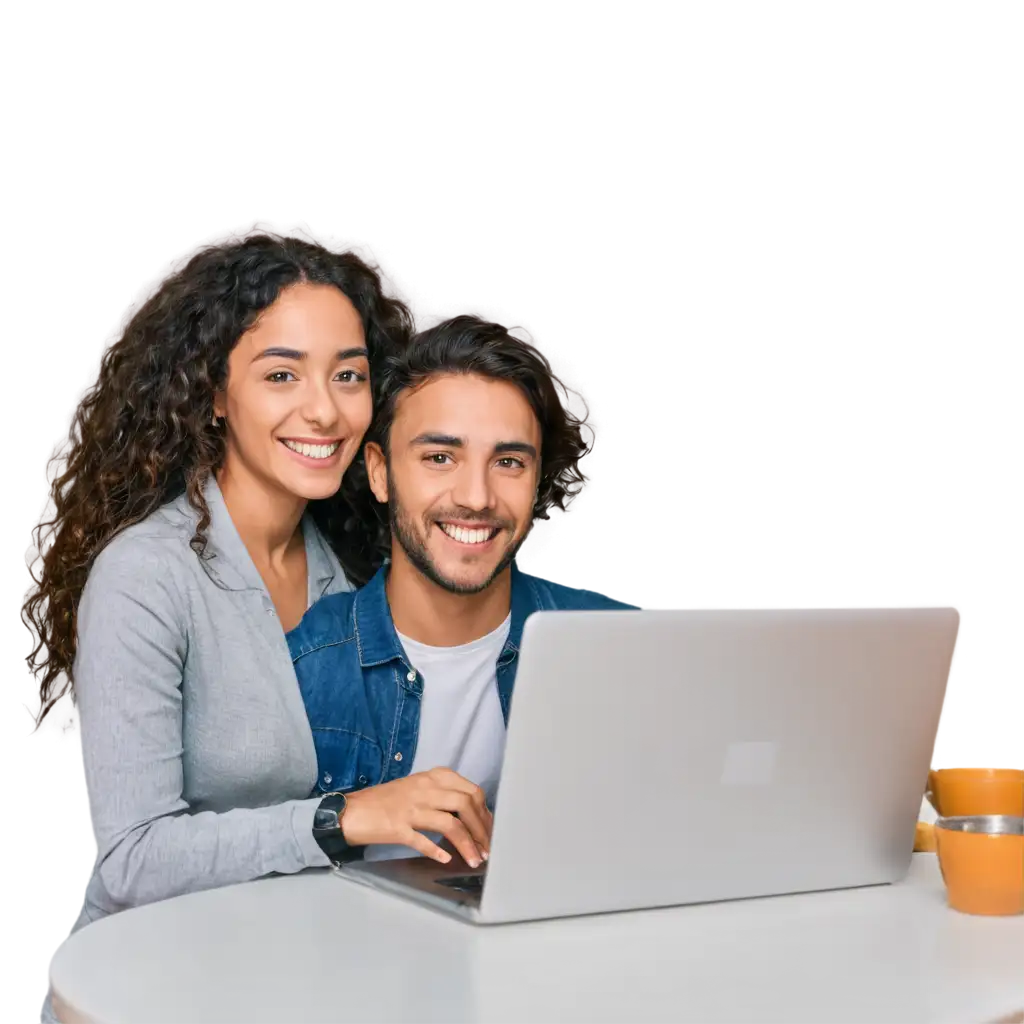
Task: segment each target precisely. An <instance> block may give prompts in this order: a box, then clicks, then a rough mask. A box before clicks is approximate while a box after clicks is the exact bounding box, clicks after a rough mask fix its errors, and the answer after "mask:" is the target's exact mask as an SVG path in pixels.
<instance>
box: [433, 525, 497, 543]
mask: <svg viewBox="0 0 1024 1024" xmlns="http://www.w3.org/2000/svg"><path fill="white" fill-rule="evenodd" d="M436 526H437V527H438V529H439V530H440V531H441V532H442V533H443V534H444V535H445V536H446V537H448V538H449V539H450V540H453V541H455V542H456V543H458V544H463V545H465V546H467V547H483V546H485V545H486V544H488V543H489V542H490V541H492V540H494V538H495V537H497V536H498V534H499V533H501V531H502V530H503V529H505V527H504V524H500V523H481V522H466V521H465V520H457V519H443V520H440V521H439V522H437V523H436Z"/></svg>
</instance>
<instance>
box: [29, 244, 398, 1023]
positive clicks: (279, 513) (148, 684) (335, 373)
mask: <svg viewBox="0 0 1024 1024" xmlns="http://www.w3.org/2000/svg"><path fill="white" fill-rule="evenodd" d="M410 327H411V319H410V317H409V314H408V311H407V310H406V308H405V307H404V306H403V305H402V304H401V303H400V302H398V301H396V300H395V299H392V298H388V297H387V296H386V295H385V294H384V292H383V290H382V287H381V282H380V278H379V276H378V274H377V272H376V271H375V270H374V269H372V268H371V267H369V266H368V265H367V264H366V263H364V262H363V261H362V260H361V259H359V258H358V257H357V256H355V255H354V254H352V253H334V252H331V251H329V250H327V249H324V248H322V247H320V246H317V245H313V244H310V243H306V242H302V241H299V240H296V239H290V238H276V237H272V236H267V235H255V236H251V237H249V238H246V239H243V240H241V241H238V242H234V243H231V244H226V245H221V246H215V247H213V248H209V249H205V250H203V251H201V252H199V253H197V254H196V255H195V256H193V257H192V258H191V259H190V260H189V261H188V263H187V264H186V265H185V266H184V267H183V268H182V269H181V270H180V271H178V272H177V273H175V274H174V275H172V276H171V277H169V278H168V279H167V280H166V281H165V282H164V283H163V284H162V285H161V286H160V287H159V288H158V289H157V291H156V293H155V294H154V295H153V296H152V297H151V298H150V299H149V300H148V301H147V302H146V303H144V304H143V306H142V307H141V308H140V309H139V310H138V311H137V312H136V313H135V314H134V316H133V317H132V318H131V320H130V321H129V323H128V325H127V327H126V329H125V332H124V334H123V336H122V337H121V338H120V339H119V340H118V341H117V342H116V343H115V344H114V345H113V346H111V348H110V349H109V350H108V351H107V353H106V354H105V355H104V357H103V361H102V365H101V368H100V374H99V379H98V380H97V382H96V384H95V385H94V386H93V387H92V389H91V390H90V391H89V392H88V393H87V394H86V397H85V398H84V399H83V401H82V403H81V405H80V406H79V407H78V410H77V411H76V413H75V416H74V419H73V424H72V429H71V436H70V443H69V445H68V447H67V450H66V452H65V454H64V456H63V466H62V468H61V471H60V472H59V474H58V475H57V477H56V479H55V481H54V483H53V489H52V495H51V497H52V501H53V506H54V516H53V518H52V519H49V520H47V521H46V522H44V523H42V524H41V525H40V527H39V528H38V529H37V532H36V543H37V547H38V550H39V562H40V565H39V568H38V571H37V572H35V573H34V576H33V578H34V581H35V586H34V588H33V589H32V591H31V592H30V593H29V596H28V598H27V600H26V602H25V605H24V608H23V613H22V614H23V618H24V620H25V622H26V624H27V625H28V626H29V628H30V629H31V630H32V632H33V635H34V638H35V640H36V643H35V647H34V650H33V651H32V653H31V654H30V656H29V658H28V661H29V665H30V667H31V668H32V669H33V671H34V672H36V674H37V675H38V676H39V677H40V710H39V719H40V720H42V718H43V717H45V715H46V714H47V712H48V711H49V710H50V709H51V708H52V707H53V705H54V703H55V702H56V701H57V700H59V699H60V698H61V697H62V696H63V695H64V694H67V693H70V694H71V695H72V696H73V697H74V698H75V699H76V700H77V703H78V707H79V711H80V719H81V733H82V749H83V757H84V762H85V772H86V782H87V786H88V790H89V800H90V807H91V811H92V817H93V825H94V831H95V834H96V841H97V846H98V856H97V860H96V866H95V868H94V871H93V875H92V877H91V879H90V881H89V884H88V888H87V890H86V896H85V903H84V906H83V908H82V912H81V914H80V916H79V918H78V921H77V923H76V925H75V928H79V927H82V926H83V925H86V924H88V923H89V922H91V921H95V920H97V919H98V918H100V917H103V916H105V915H108V914H111V913H115V912H117V911H119V910H122V909H124V908H126V907H132V906H137V905H139V904H142V903H148V902H152V901H154V900H160V899H165V898H168V897H171V896H175V895H179V894H181V893H185V892H190V891H194V890H198V889H206V888H211V887H213V886H218V885H226V884H230V883H234V882H240V881H245V880H248V879H252V878H256V877H259V876H262V875H267V874H271V873H275V872H282V873H288V872H295V871H299V870H301V869H302V868H305V867H309V866H313V865H326V864H328V863H329V861H328V859H327V857H326V855H325V854H324V853H323V852H322V850H321V848H320V846H319V845H318V842H317V840H316V837H315V836H314V832H313V824H314V816H315V814H316V812H317V810H318V809H319V806H320V800H319V799H317V798H311V797H310V794H311V793H312V791H313V787H314V784H315V782H316V778H317V765H316V757H315V753H314V749H313V743H312V736H311V733H310V728H309V723H308V720H307V718H306V714H305V710H304V708H303V704H302V700H301V697H300V695H299V691H298V686H297V682H296V678H295V673H294V670H293V668H292V664H291V658H290V656H289V652H288V647H287V643H286V641H285V631H286V630H287V629H289V628H290V627H292V626H294V625H295V624H296V623H297V622H298V621H299V620H300V619H301V618H302V615H303V613H304V612H305V610H306V608H307V607H308V606H309V605H310V604H311V603H312V602H313V601H315V600H317V599H318V598H319V597H321V596H323V595H325V594H329V593H337V592H339V591H345V590H349V589H351V586H352V584H353V583H360V582H363V581H364V580H365V579H366V578H367V576H368V575H369V574H370V573H371V572H372V571H373V570H374V569H375V568H376V566H377V564H379V556H378V555H377V553H376V550H375V547H374V538H373V537H372V536H370V535H369V533H368V532H367V528H366V527H364V526H362V525H361V524H362V523H363V522H364V521H365V518H366V517H365V515H363V514H361V512H360V505H361V503H366V504H369V503H370V502H371V500H372V499H371V498H370V496H369V491H368V487H367V483H366V470H365V466H364V464H363V462H362V458H361V455H360V447H361V444H362V439H363V434H364V433H365V431H366V429H367V427H368V425H369V422H370V416H371V412H372V405H373V403H372V398H371V392H370V382H371V378H372V376H373V374H374V372H375V370H376V369H377V368H378V367H379V365H380V364H381V361H382V360H383V359H385V358H386V357H387V356H388V355H389V354H391V353H394V352H396V351H398V350H399V349H401V348H402V347H403V346H404V345H405V343H406V341H407V339H408V335H409V332H410ZM83 841H85V839H84V837H83ZM43 1012H44V1017H43V1019H44V1020H50V1019H53V1017H52V1010H51V1008H50V1006H49V1005H47V1006H46V1007H44V1011H43Z"/></svg>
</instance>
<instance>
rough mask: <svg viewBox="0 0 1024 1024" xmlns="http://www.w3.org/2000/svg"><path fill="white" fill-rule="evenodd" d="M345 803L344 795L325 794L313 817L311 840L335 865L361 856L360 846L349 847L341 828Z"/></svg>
mask: <svg viewBox="0 0 1024 1024" xmlns="http://www.w3.org/2000/svg"><path fill="white" fill-rule="evenodd" d="M346 803H347V801H346V800H345V794H344V793H327V794H325V795H324V798H323V799H322V800H321V801H320V806H319V807H318V808H317V809H316V813H315V814H314V815H313V838H314V839H315V840H316V844H317V846H319V847H320V849H321V850H323V851H324V853H326V854H327V856H328V857H329V858H330V860H331V863H333V864H336V865H337V864H343V863H344V862H345V861H347V860H355V859H357V858H358V857H361V856H362V855H363V848H362V847H361V846H349V844H348V842H347V840H346V839H345V833H344V832H343V831H342V828H341V818H342V815H343V814H344V813H345V804H346Z"/></svg>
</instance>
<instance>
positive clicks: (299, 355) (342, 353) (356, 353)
mask: <svg viewBox="0 0 1024 1024" xmlns="http://www.w3.org/2000/svg"><path fill="white" fill-rule="evenodd" d="M360 356H362V357H364V358H368V357H369V352H367V350H366V349H365V348H362V347H357V348H343V349H339V350H338V354H337V356H335V358H336V359H337V360H338V362H339V363H340V362H341V361H342V360H345V359H358V358H359V357H360ZM305 358H306V353H305V352H301V351H299V349H297V348H281V347H280V346H277V345H275V346H273V347H271V348H265V349H264V350H263V351H262V352H260V353H259V355H256V356H254V357H253V360H252V361H253V362H254V363H256V362H259V360H261V359H295V360H296V361H301V360H303V359H305Z"/></svg>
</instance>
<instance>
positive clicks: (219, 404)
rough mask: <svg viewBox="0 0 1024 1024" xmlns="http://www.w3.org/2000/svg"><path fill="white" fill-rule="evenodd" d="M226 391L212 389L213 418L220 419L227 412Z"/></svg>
mask: <svg viewBox="0 0 1024 1024" xmlns="http://www.w3.org/2000/svg"><path fill="white" fill-rule="evenodd" d="M227 399H228V396H227V392H225V391H214V393H213V418H214V419H218V420H222V419H224V417H225V416H227V414H228V409H227V404H228V402H227Z"/></svg>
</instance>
